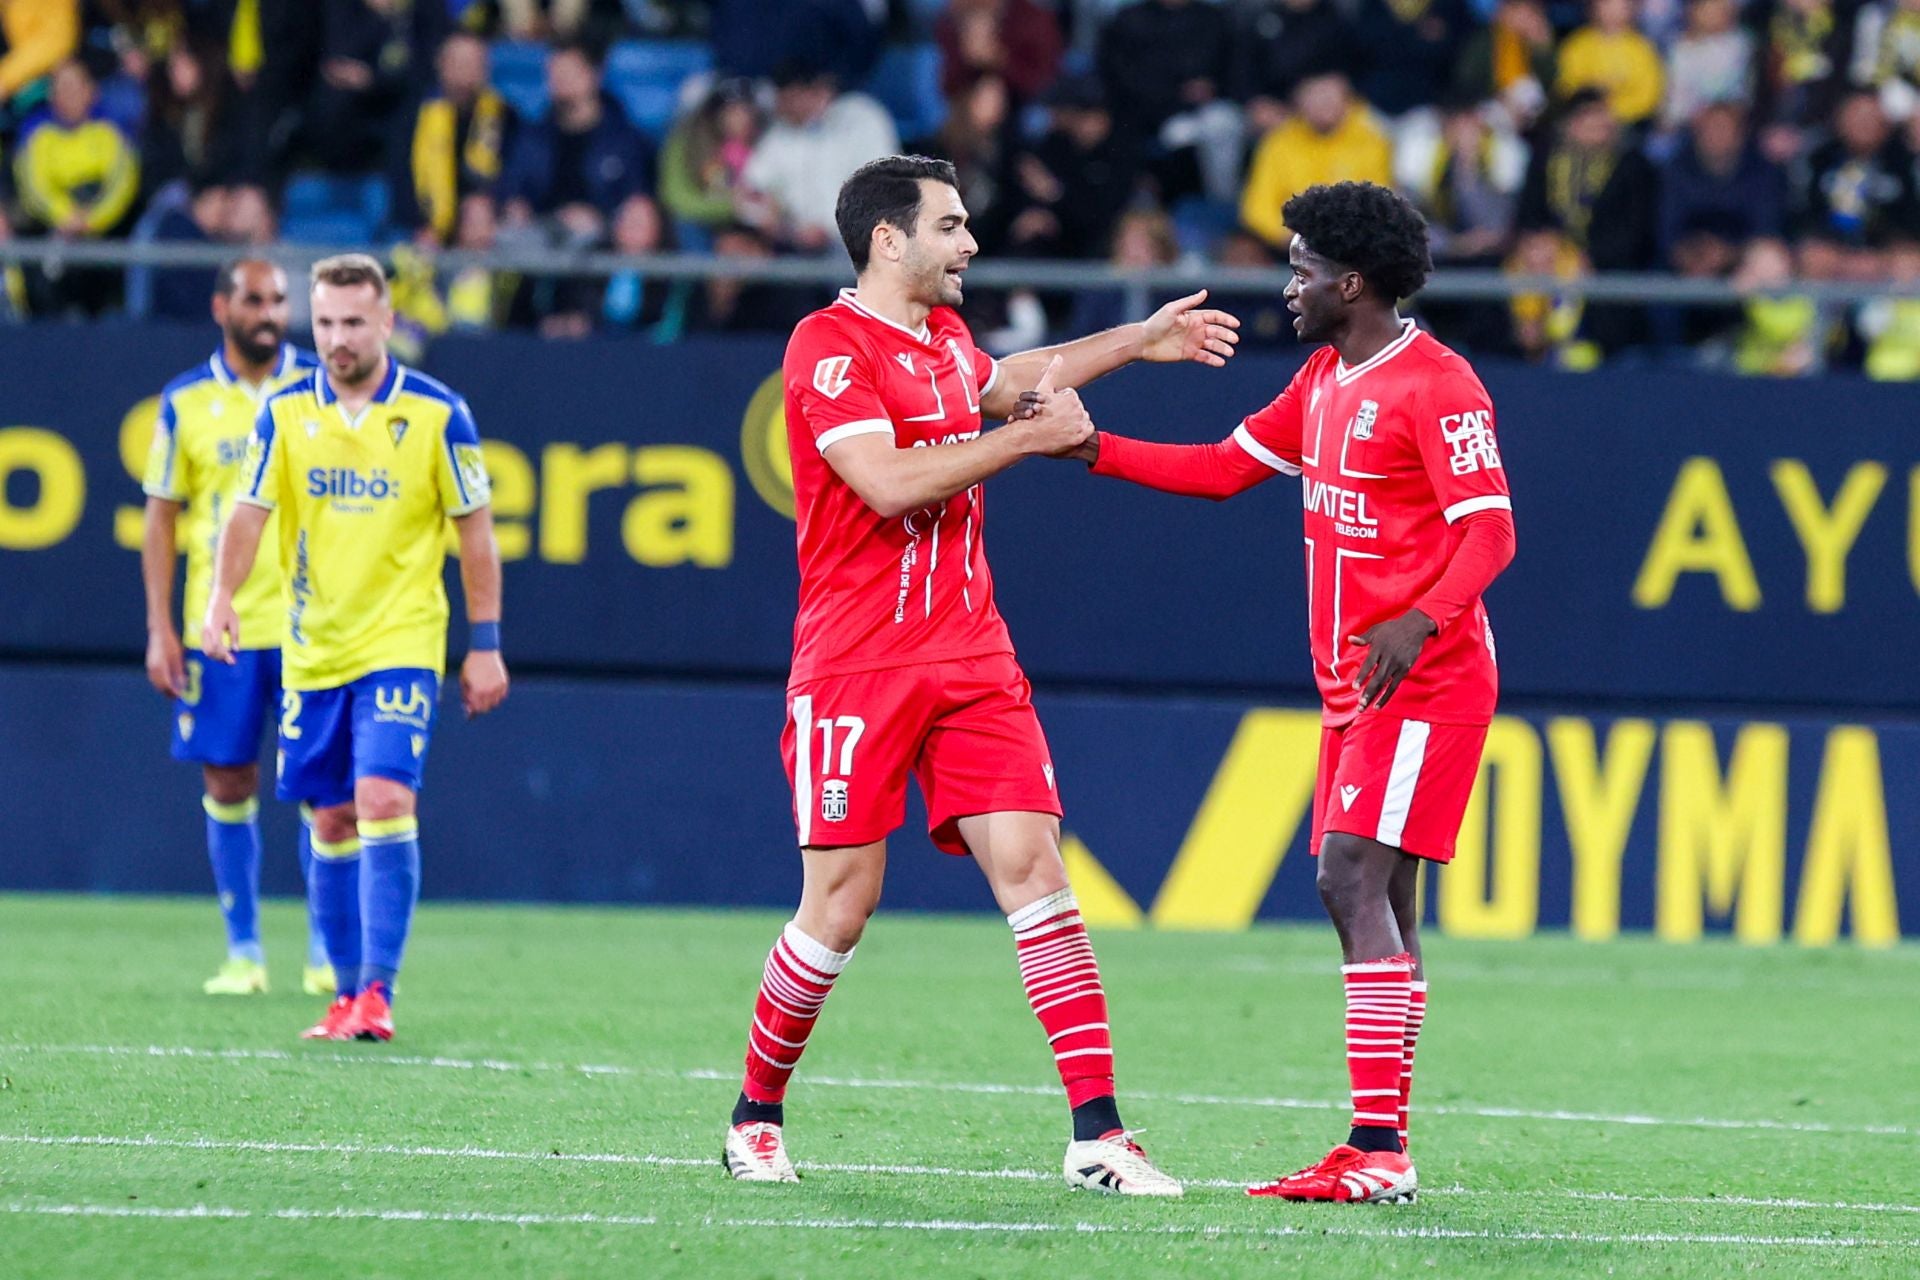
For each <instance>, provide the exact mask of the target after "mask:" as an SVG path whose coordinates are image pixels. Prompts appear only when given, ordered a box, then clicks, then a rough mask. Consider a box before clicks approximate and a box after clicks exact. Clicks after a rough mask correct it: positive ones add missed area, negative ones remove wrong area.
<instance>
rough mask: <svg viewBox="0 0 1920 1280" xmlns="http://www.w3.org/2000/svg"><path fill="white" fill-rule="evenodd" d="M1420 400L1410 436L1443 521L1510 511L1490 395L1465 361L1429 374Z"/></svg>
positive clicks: (1505, 473)
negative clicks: (1430, 378)
mask: <svg viewBox="0 0 1920 1280" xmlns="http://www.w3.org/2000/svg"><path fill="white" fill-rule="evenodd" d="M1425 406H1426V407H1425V409H1424V411H1423V412H1421V413H1419V414H1418V415H1417V416H1416V419H1415V422H1414V428H1413V432H1414V442H1415V444H1416V445H1417V446H1418V447H1419V450H1420V461H1421V463H1422V464H1423V465H1424V466H1425V467H1426V472H1427V480H1428V481H1429V482H1430V483H1431V484H1432V485H1433V494H1434V497H1435V498H1436V499H1437V500H1438V501H1439V503H1440V512H1441V514H1442V515H1444V516H1445V517H1446V520H1447V523H1448V524H1453V523H1455V522H1456V521H1459V520H1461V519H1463V518H1464V517H1466V516H1470V515H1472V514H1473V513H1474V512H1476V511H1512V510H1513V500H1512V498H1511V497H1510V496H1509V494H1508V491H1507V469H1506V467H1505V466H1504V465H1503V464H1502V463H1501V461H1500V444H1499V441H1497V440H1496V439H1495V438H1494V434H1493V401H1492V400H1491V399H1490V398H1489V397H1488V396H1487V389H1486V388H1485V387H1483V386H1481V385H1480V379H1478V378H1476V377H1474V376H1473V371H1472V370H1471V369H1469V368H1467V367H1466V362H1465V361H1459V362H1458V367H1457V368H1453V369H1448V370H1445V371H1443V372H1442V373H1441V374H1440V375H1438V376H1437V377H1435V378H1434V379H1433V382H1432V384H1431V385H1430V387H1429V389H1428V391H1427V394H1426V400H1425Z"/></svg>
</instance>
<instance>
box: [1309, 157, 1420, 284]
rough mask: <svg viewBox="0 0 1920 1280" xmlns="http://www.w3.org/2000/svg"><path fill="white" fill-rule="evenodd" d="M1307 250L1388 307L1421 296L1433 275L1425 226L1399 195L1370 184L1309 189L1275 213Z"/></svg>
mask: <svg viewBox="0 0 1920 1280" xmlns="http://www.w3.org/2000/svg"><path fill="white" fill-rule="evenodd" d="M1280 217H1281V219H1282V221H1284V222H1285V223H1286V225H1287V229H1288V230H1290V231H1292V232H1294V233H1295V234H1297V235H1298V236H1299V237H1300V238H1301V239H1302V240H1305V241H1306V242H1307V248H1308V249H1310V250H1312V251H1313V252H1314V253H1316V254H1318V255H1319V256H1320V257H1322V258H1325V259H1327V260H1328V261H1329V262H1337V263H1339V264H1340V265H1341V266H1343V267H1345V268H1346V269H1347V270H1349V271H1357V272H1359V273H1360V278H1361V279H1362V280H1365V281H1366V282H1367V287H1368V288H1369V289H1372V290H1373V291H1374V292H1375V293H1377V294H1379V295H1380V296H1381V297H1383V298H1386V299H1387V300H1389V301H1390V302H1398V301H1399V300H1400V299H1402V298H1410V297H1412V296H1413V295H1414V294H1416V293H1418V292H1419V291H1420V286H1422V285H1424V284H1425V283H1426V282H1427V276H1428V275H1429V274H1430V273H1431V272H1432V271H1433V255H1432V253H1431V252H1429V250H1428V248H1427V220H1426V219H1425V218H1423V217H1421V216H1420V211H1419V210H1418V209H1416V208H1414V207H1413V204H1412V203H1411V202H1410V201H1409V200H1408V199H1407V198H1406V197H1405V196H1403V195H1401V194H1400V193H1399V192H1397V191H1394V190H1391V189H1390V188H1387V187H1380V186H1375V185H1374V184H1373V183H1371V182H1335V183H1333V184H1331V185H1326V186H1318V187H1308V188H1307V189H1306V190H1305V191H1302V192H1301V193H1300V194H1299V195H1297V196H1295V197H1294V198H1293V199H1291V200H1289V201H1287V203H1286V205H1285V207H1284V208H1282V209H1281V211H1280Z"/></svg>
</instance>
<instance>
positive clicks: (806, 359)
mask: <svg viewBox="0 0 1920 1280" xmlns="http://www.w3.org/2000/svg"><path fill="white" fill-rule="evenodd" d="M782 376H783V377H784V379H785V381H786V390H787V403H788V404H791V405H795V406H797V407H798V408H799V411H800V417H801V419H802V421H803V422H804V424H805V426H806V430H807V433H808V434H809V435H811V436H812V437H813V442H814V445H815V446H816V447H817V448H819V449H820V451H821V452H823V453H824V452H825V451H826V449H827V447H828V446H829V445H832V444H835V443H837V442H838V441H841V440H845V439H846V438H847V437H848V436H858V435H867V434H870V433H873V434H877V433H881V432H884V433H886V434H887V435H892V434H893V419H892V418H891V417H890V416H889V415H888V413H887V407H886V405H885V404H883V403H882V402H881V399H880V380H879V379H878V378H877V377H875V376H874V369H873V366H872V359H871V356H870V354H869V353H868V351H867V349H866V345H865V344H864V343H861V342H857V341H855V340H854V338H853V337H852V336H851V335H849V334H847V333H846V332H845V331H844V330H842V329H840V328H839V327H838V326H836V325H832V324H828V323H823V322H821V321H819V320H815V321H813V322H811V323H807V324H802V325H801V326H800V328H799V329H797V330H795V331H794V335H793V341H791V342H789V343H788V344H787V356H786V361H785V363H784V366H783V368H782ZM787 426H788V430H792V429H793V424H792V423H791V422H789V423H788V424H787Z"/></svg>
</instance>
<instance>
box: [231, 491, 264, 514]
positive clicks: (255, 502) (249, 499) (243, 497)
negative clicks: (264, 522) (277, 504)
mask: <svg viewBox="0 0 1920 1280" xmlns="http://www.w3.org/2000/svg"><path fill="white" fill-rule="evenodd" d="M233 500H234V501H235V502H240V503H245V504H246V505H247V506H249V507H258V508H260V509H261V510H262V511H271V510H273V504H272V503H271V502H268V501H267V500H266V499H265V498H256V497H254V496H253V495H252V494H246V493H242V494H237V495H236V496H235V497H234V499H233Z"/></svg>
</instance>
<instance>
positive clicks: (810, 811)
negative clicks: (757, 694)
mask: <svg viewBox="0 0 1920 1280" xmlns="http://www.w3.org/2000/svg"><path fill="white" fill-rule="evenodd" d="M1031 693H1032V688H1031V686H1029V685H1028V684H1027V677H1026V675H1025V674H1024V673H1023V672H1022V671H1021V670H1020V664H1019V663H1017V662H1015V661H1014V660H1013V655H1012V654H1007V653H1001V654H992V655H989V656H987V657H984V658H959V659H955V660H952V661H949V662H930V663H925V664H923V665H921V666H917V667H894V668H890V669H888V670H885V671H862V672H857V673H855V674H853V675H845V676H824V677H822V678H820V679H818V680H809V681H807V682H806V683H805V684H799V685H795V686H793V687H792V688H790V689H788V690H787V728H786V732H785V733H783V734H782V735H781V737H780V754H781V756H782V757H783V758H784V759H785V760H786V764H787V781H788V782H789V783H790V784H792V786H793V816H794V825H795V826H797V827H798V828H799V832H800V845H801V847H802V848H833V847H836V846H841V845H856V844H870V843H872V842H873V841H875V840H881V839H884V838H886V837H887V836H888V835H891V834H892V833H893V832H894V831H895V830H896V829H897V828H898V827H899V826H900V823H901V822H902V821H903V820H904V819H905V817H906V805H907V774H908V773H909V772H911V773H912V774H913V775H914V777H916V778H918V779H919V781H920V794H921V795H923V796H925V797H926V800H927V832H928V834H929V835H931V836H932V837H933V842H934V844H936V845H938V846H939V847H940V848H941V849H943V850H945V851H946V852H947V853H953V854H965V853H966V852H967V846H966V843H965V842H964V841H962V840H961V839H960V828H959V820H960V819H961V818H964V817H969V816H971V815H973V814H977V813H1006V812H1015V811H1026V812H1032V813H1051V814H1053V815H1054V816H1055V817H1058V816H1060V796H1059V793H1058V792H1057V791H1055V790H1054V786H1053V755H1052V753H1051V752H1049V751H1048V750H1047V739H1046V735H1045V734H1043V733H1041V732H1040V717H1039V716H1038V715H1036V714H1034V710H1033V701H1032V698H1031Z"/></svg>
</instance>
